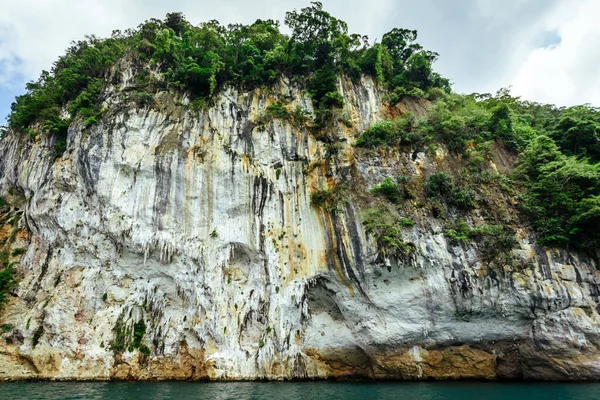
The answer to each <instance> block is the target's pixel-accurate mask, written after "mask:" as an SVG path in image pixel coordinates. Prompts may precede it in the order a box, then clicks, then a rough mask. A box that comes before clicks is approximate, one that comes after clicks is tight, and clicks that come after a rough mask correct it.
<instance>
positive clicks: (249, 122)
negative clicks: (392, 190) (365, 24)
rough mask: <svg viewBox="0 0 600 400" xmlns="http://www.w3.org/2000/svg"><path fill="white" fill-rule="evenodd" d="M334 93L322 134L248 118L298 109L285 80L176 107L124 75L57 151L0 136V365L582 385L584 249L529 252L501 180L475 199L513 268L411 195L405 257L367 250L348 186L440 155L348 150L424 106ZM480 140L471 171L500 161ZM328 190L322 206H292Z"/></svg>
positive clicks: (41, 370)
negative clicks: (497, 229) (127, 95)
mask: <svg viewBox="0 0 600 400" xmlns="http://www.w3.org/2000/svg"><path fill="white" fill-rule="evenodd" d="M339 85H340V92H341V93H342V94H343V96H344V99H345V106H344V109H343V112H342V115H343V116H344V117H343V118H340V120H343V122H339V121H338V122H336V123H335V124H334V126H333V127H331V128H330V129H329V130H328V134H327V135H326V137H323V138H321V139H322V140H317V139H316V138H315V137H314V135H313V134H311V133H310V132H309V129H308V128H307V127H306V126H304V125H303V124H299V123H297V122H294V121H291V120H286V119H285V118H280V119H277V118H274V119H268V118H267V119H265V118H263V116H264V112H265V109H266V107H267V106H268V105H270V104H273V103H274V102H275V101H276V100H277V99H282V98H283V99H287V100H288V101H290V109H291V108H293V107H295V106H299V107H301V108H302V109H304V110H306V111H307V112H311V101H310V99H309V98H307V97H306V96H305V95H304V94H303V93H302V92H301V91H300V90H298V89H296V88H294V87H293V86H289V85H287V84H286V83H285V82H281V83H280V84H279V85H276V86H275V87H274V88H272V89H269V90H255V91H252V92H242V91H238V90H235V89H232V88H229V89H225V90H223V91H221V93H220V94H218V95H216V96H215V99H214V105H212V106H211V107H210V108H208V109H207V110H204V111H199V112H194V111H191V110H190V109H189V108H188V107H186V106H185V103H186V102H187V100H186V99H185V98H178V97H176V96H172V95H170V94H168V93H166V92H165V93H160V94H158V95H156V96H155V106H153V107H152V108H143V109H138V108H136V107H133V106H132V105H131V104H129V103H127V102H124V101H123V100H121V94H122V93H123V92H125V91H126V90H127V88H128V86H129V83H128V81H127V78H126V77H125V78H124V79H123V81H122V82H121V83H120V84H118V85H116V86H113V87H111V88H110V89H108V90H107V91H106V93H105V94H104V98H105V103H104V106H105V108H106V109H107V112H105V113H104V115H103V117H102V118H101V119H100V120H99V121H98V123H97V124H95V125H92V126H85V125H84V124H83V123H79V124H76V125H74V126H72V127H71V128H70V130H69V135H68V141H67V142H68V147H67V151H66V152H65V153H64V154H63V156H62V157H60V158H58V159H56V157H55V156H54V153H53V149H52V146H53V142H52V139H51V138H48V137H39V138H38V139H37V140H36V141H35V142H34V141H30V140H29V139H27V138H26V136H21V135H19V134H16V133H12V134H9V135H8V136H7V137H6V138H4V140H2V141H0V153H1V154H2V159H0V189H1V190H0V191H1V192H2V194H3V196H4V197H5V198H6V199H7V201H8V202H9V204H10V206H11V207H10V208H8V207H5V208H4V209H3V210H2V211H3V213H4V214H3V220H4V221H5V222H4V224H5V225H3V227H2V230H1V232H2V235H3V237H4V238H7V237H9V236H11V235H12V238H11V240H6V243H7V244H6V246H7V249H8V251H9V252H10V251H11V250H12V249H15V248H25V249H26V251H25V253H24V254H22V255H20V254H16V253H12V254H15V255H14V256H11V260H12V261H14V262H15V263H16V268H17V270H18V276H19V284H18V286H17V287H16V289H15V290H14V291H13V292H14V293H12V296H11V298H10V301H9V303H8V304H7V305H6V306H5V307H4V309H3V311H2V314H0V323H1V324H4V325H3V327H5V329H4V330H3V332H4V333H3V334H2V336H1V339H0V379H23V378H53V379H54V378H55V379H92V378H93V379H109V378H124V379H201V378H207V379H257V378H268V379H290V378H328V377H347V378H382V379H385V378H391V379H426V378H439V379H444V378H521V377H523V378H540V379H597V377H598V376H600V375H599V374H600V350H599V349H600V325H599V323H600V315H599V314H598V310H597V304H598V302H599V300H600V299H599V297H598V296H599V293H600V287H599V285H600V274H599V273H598V272H597V270H596V265H595V262H594V261H593V260H591V259H588V258H586V257H585V256H584V255H582V254H576V253H569V252H565V251H559V250H551V249H543V248H541V247H539V246H537V245H536V244H535V240H534V238H533V236H532V233H531V231H530V230H529V229H528V228H527V225H526V224H523V223H521V220H520V219H519V218H520V217H519V216H518V213H517V212H516V209H515V206H514V205H513V202H512V200H511V199H510V196H509V195H507V194H505V193H504V194H503V193H501V192H494V193H492V194H493V196H491V198H493V199H494V201H493V202H492V203H491V204H490V205H489V206H490V207H491V208H495V209H497V210H499V212H502V213H504V214H505V215H506V219H507V221H508V222H509V223H512V224H513V225H514V226H516V228H517V239H518V245H517V247H515V248H514V249H513V250H512V254H511V256H512V257H511V258H512V260H513V262H511V263H498V262H495V263H489V262H487V261H486V258H485V257H484V256H482V249H481V244H480V243H471V242H467V243H462V244H457V243H454V242H451V241H449V239H448V238H447V237H446V236H445V235H444V229H445V227H446V226H447V224H448V223H449V221H452V220H453V219H457V218H458V216H457V215H456V213H454V212H450V213H449V214H448V215H446V216H442V217H439V216H438V218H434V217H433V215H432V213H431V212H430V210H429V209H428V208H427V207H422V206H420V205H419V204H417V203H418V202H417V200H415V201H412V202H409V203H408V204H406V205H404V206H403V208H401V209H399V211H398V210H395V211H394V212H399V213H400V214H402V216H406V217H408V218H409V219H411V220H412V221H413V222H414V223H415V225H414V226H410V224H406V225H407V226H406V227H405V228H403V229H402V236H403V237H404V241H405V242H406V243H412V245H410V246H409V247H410V248H411V249H410V250H409V251H406V252H404V253H402V254H400V253H398V254H390V253H389V252H386V251H385V248H384V247H382V246H381V243H379V244H378V243H377V239H376V238H375V237H374V235H373V234H372V232H371V231H370V230H369V229H366V228H365V226H364V224H363V221H364V213H365V210H367V209H368V208H369V209H373V206H374V205H376V204H375V202H376V200H374V199H373V197H372V196H371V195H370V194H369V192H368V189H369V188H370V187H372V186H373V185H375V184H379V183H380V182H381V181H382V180H383V179H384V178H385V177H387V176H396V175H398V174H399V173H405V174H409V175H412V176H413V177H414V179H416V180H417V181H418V180H419V179H421V180H422V179H423V178H424V177H425V176H426V175H428V174H429V173H431V171H434V170H436V169H437V168H440V167H447V168H453V167H452V165H453V164H456V163H458V164H459V163H460V160H458V159H455V158H454V157H453V156H451V155H449V154H448V152H447V151H446V150H445V148H444V146H442V145H440V146H438V148H437V149H435V150H434V151H432V152H429V153H428V154H425V153H419V152H414V151H407V152H402V151H397V150H389V151H379V152H375V151H365V150H360V149H357V148H355V147H353V146H352V144H353V142H354V141H355V132H356V131H362V130H364V129H365V128H368V127H369V126H371V125H372V124H374V123H375V122H376V121H379V120H381V119H383V118H386V117H389V116H390V114H392V115H393V114H397V113H401V112H406V111H412V112H413V113H415V114H417V115H418V114H420V113H423V112H425V108H426V106H427V104H425V103H424V102H417V101H412V100H411V101H409V100H406V101H404V102H403V103H402V104H400V105H399V106H397V107H396V108H393V109H389V108H388V107H386V106H384V105H383V102H382V96H383V93H381V92H379V91H378V90H377V88H376V87H375V85H374V83H373V82H372V81H371V80H370V79H368V78H363V80H362V81H361V82H360V83H359V84H353V83H351V82H350V81H344V80H341V81H340V83H339ZM326 142H329V144H327V143H326ZM332 142H335V143H339V144H336V145H332V144H331V143H332ZM496 153H497V155H496V163H495V164H494V163H490V168H491V169H501V168H509V169H510V168H511V158H510V156H508V155H507V154H506V153H505V152H504V151H503V150H502V149H501V148H498V149H496ZM338 183H342V184H345V185H346V187H347V189H346V192H345V195H344V197H345V198H344V199H343V201H340V202H338V203H337V205H336V206H335V207H325V206H319V205H315V204H311V193H314V192H316V191H319V190H325V189H334V188H335V187H336V185H337V184H338ZM377 201H379V200H377ZM380 206H381V205H380ZM381 207H384V208H382V210H383V209H385V207H388V206H387V205H384V206H381ZM388 208H389V207H388ZM400 214H399V215H400ZM15 215H16V216H17V217H14V216H15ZM18 215H22V217H21V218H20V220H18V222H15V221H17V220H16V218H18ZM9 218H10V221H11V222H12V225H11V224H9V223H8V219H9ZM466 218H467V220H468V221H469V222H470V223H471V224H472V225H473V226H475V225H477V224H478V223H479V222H480V221H482V214H481V213H480V212H479V211H478V210H477V209H476V210H474V211H473V212H471V213H469V215H467V217H466ZM13 225H14V227H13ZM17 253H18V252H17ZM19 261H20V263H19Z"/></svg>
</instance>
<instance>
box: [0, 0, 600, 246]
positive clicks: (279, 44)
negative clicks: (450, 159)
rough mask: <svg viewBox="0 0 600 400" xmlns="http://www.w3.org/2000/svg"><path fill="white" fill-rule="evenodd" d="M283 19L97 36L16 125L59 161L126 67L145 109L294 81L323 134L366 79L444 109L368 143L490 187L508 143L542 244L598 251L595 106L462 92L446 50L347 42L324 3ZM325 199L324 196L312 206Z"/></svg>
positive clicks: (160, 24)
mask: <svg viewBox="0 0 600 400" xmlns="http://www.w3.org/2000/svg"><path fill="white" fill-rule="evenodd" d="M284 22H285V24H286V25H287V27H288V28H289V31H290V34H289V35H286V34H283V33H282V32H281V31H280V29H279V22H277V21H274V20H257V21H256V22H255V23H253V24H250V25H242V24H231V25H228V26H223V25H221V24H220V23H219V22H218V21H214V20H213V21H209V22H205V23H202V24H200V25H199V26H194V25H192V24H190V23H189V22H188V21H186V19H185V18H184V16H183V15H182V14H180V13H171V14H167V16H166V18H165V19H164V20H157V19H151V20H148V21H146V22H144V23H143V24H141V25H140V26H138V28H137V29H129V30H126V31H124V32H121V31H115V32H113V34H112V36H111V37H110V38H106V39H100V38H97V37H94V36H90V37H87V38H86V40H83V41H79V42H76V43H73V45H72V46H71V47H70V48H69V49H68V50H67V52H66V54H65V55H64V56H62V57H60V58H59V59H58V60H57V61H56V62H55V63H54V66H53V68H52V70H51V71H44V72H42V74H41V76H40V78H39V79H38V80H37V81H36V82H30V83H28V84H27V86H26V88H27V92H26V93H25V94H24V95H22V96H19V97H17V99H16V101H15V102H14V103H13V105H12V112H11V114H10V116H9V117H8V124H9V128H10V129H12V130H14V131H22V132H26V133H28V134H29V137H31V138H32V139H35V137H36V136H37V135H39V134H41V133H45V134H49V135H53V137H55V140H54V141H53V142H54V143H55V145H54V147H55V150H56V153H57V154H62V152H64V151H65V149H66V145H65V143H66V134H67V129H68V127H69V126H70V124H71V122H72V120H73V119H75V118H80V119H81V120H82V121H85V124H86V125H91V124H93V123H95V122H96V121H97V120H98V118H99V116H100V115H101V113H102V112H103V110H101V108H100V105H101V103H102V96H103V90H104V89H105V88H106V86H107V84H108V83H110V82H112V81H113V80H114V79H115V77H118V76H119V74H120V72H122V69H123V68H133V72H134V86H135V88H134V90H133V91H131V92H129V94H128V95H129V96H131V99H132V100H134V101H135V102H136V103H137V104H138V105H139V106H148V105H151V104H152V102H153V101H154V100H153V94H154V93H157V92H159V91H163V90H177V91H180V92H183V93H186V94H187V95H188V96H189V98H190V99H191V100H192V103H191V106H192V107H193V108H195V109H197V108H202V107H203V106H204V105H205V104H207V102H209V101H210V99H211V96H213V94H215V93H216V92H217V91H218V90H220V88H221V87H223V85H225V84H234V85H238V86H241V87H243V88H246V89H251V88H255V87H258V86H266V85H269V84H272V83H274V82H277V81H279V79H280V78H281V77H286V78H287V79H290V80H291V81H292V82H294V83H295V84H296V85H298V86H300V87H303V88H304V89H305V90H306V91H307V93H308V94H309V95H310V96H311V98H312V99H313V105H314V109H315V115H314V120H313V126H315V127H316V128H317V129H324V128H326V127H327V126H328V124H329V123H330V122H331V121H332V120H333V118H332V116H333V114H334V111H335V108H338V107H340V106H342V105H343V98H342V96H341V94H340V93H339V92H338V91H337V85H336V83H337V79H338V76H339V75H345V76H347V77H350V78H351V79H353V80H359V79H360V77H361V75H365V74H366V75H370V76H372V77H373V78H374V80H375V81H376V82H377V83H378V84H379V85H380V86H382V87H385V88H386V89H387V90H388V92H389V96H388V98H387V100H388V102H389V103H390V104H391V105H393V104H394V103H396V102H398V101H399V100H401V99H402V98H403V97H404V96H412V97H428V98H429V99H430V100H431V101H432V102H433V104H432V105H431V106H430V107H429V110H428V112H427V114H426V116H425V117H420V118H416V117H415V116H413V115H411V114H410V113H409V114H405V115H403V116H401V117H399V118H397V119H394V120H391V121H381V122H379V123H377V124H376V125H374V126H373V127H371V128H370V129H368V130H366V131H364V132H362V134H361V135H360V136H359V137H358V139H357V141H356V145H357V146H359V147H370V148H374V147H398V146H400V147H405V148H406V147H408V148H410V149H412V150H423V149H425V148H429V149H430V150H431V149H434V148H435V143H436V142H442V143H445V145H446V146H447V148H448V149H449V150H450V151H452V152H454V153H455V154H456V155H457V156H459V157H461V158H463V159H464V160H465V163H466V168H467V171H468V172H469V173H470V174H473V175H477V176H482V177H483V175H484V174H485V171H484V164H486V163H487V162H489V161H490V159H491V157H492V156H493V150H492V149H493V146H494V143H499V142H501V143H503V144H504V145H505V147H506V148H508V149H509V150H510V151H512V152H513V153H515V154H518V155H519V156H518V161H517V169H516V171H515V174H514V175H513V177H512V179H513V180H512V183H511V185H512V187H513V188H514V189H518V190H516V191H515V192H514V193H516V194H517V195H519V198H518V200H519V204H520V207H521V209H522V211H523V212H525V213H526V214H527V215H529V216H530V218H531V221H532V223H533V226H534V228H535V229H536V230H537V231H538V232H539V236H540V242H541V243H543V244H549V245H561V246H578V247H583V248H586V249H598V240H599V235H600V234H599V233H598V231H597V229H596V227H597V226H599V225H600V183H599V182H600V167H599V165H598V162H600V111H599V110H598V109H597V108H594V107H591V106H587V105H586V106H577V107H571V108H557V107H555V106H551V105H543V104H538V103H533V102H528V101H522V100H520V99H519V98H515V97H512V96H511V95H510V93H509V92H508V91H507V90H501V91H499V92H498V93H497V95H495V96H491V95H480V94H472V95H467V96H464V95H458V94H453V93H451V90H450V84H449V81H448V80H447V79H445V78H443V77H441V76H440V75H439V74H437V73H436V72H434V71H433V70H432V64H433V62H434V61H435V60H436V58H437V56H438V54H437V53H434V52H431V51H427V50H424V49H423V48H422V46H421V45H419V44H418V43H417V42H416V39H417V32H416V31H413V30H407V29H399V28H395V29H393V30H391V31H390V32H388V33H386V34H385V35H383V37H382V39H381V40H380V41H379V42H375V43H373V44H370V43H369V41H368V39H367V37H365V36H361V35H358V34H350V33H349V32H348V26H347V25H346V23H345V22H343V21H341V20H339V19H337V18H335V17H333V16H332V15H330V14H329V13H327V12H326V11H324V10H323V7H322V5H321V3H318V2H313V3H311V5H309V6H308V7H305V8H302V9H301V10H299V11H298V10H293V11H290V12H288V13H286V15H285V20H284ZM122 61H123V62H122ZM308 117H309V116H308V115H306V114H305V113H304V112H303V111H302V110H294V111H290V110H288V109H287V108H286V107H285V105H284V104H279V103H277V104H274V105H272V106H271V108H269V109H268V110H267V113H266V114H265V116H264V118H265V120H266V119H268V118H286V119H288V120H290V121H293V122H296V123H301V122H302V121H304V120H305V119H306V118H308ZM482 179H483V178H482ZM395 185H396V183H394V182H393V181H391V180H390V181H385V182H383V183H382V184H381V185H379V186H377V187H376V188H374V191H373V193H374V194H375V195H377V196H381V197H384V198H386V199H388V200H390V201H392V202H398V201H400V200H401V198H404V197H406V196H408V195H409V193H407V192H406V191H405V193H402V194H401V193H399V192H398V188H397V186H395ZM426 191H427V193H428V195H429V197H430V200H431V202H432V203H435V204H438V203H440V202H447V203H448V204H451V205H453V206H455V207H457V208H460V209H463V210H468V209H471V208H473V207H475V206H476V204H477V193H476V191H475V190H473V187H472V186H469V187H459V186H453V185H452V182H450V181H448V180H447V179H444V176H442V175H440V174H437V175H432V176H431V177H430V179H429V180H428V182H427V187H426ZM325 194H328V193H325V192H323V193H319V195H322V196H321V197H323V196H324V195H325ZM400 195H402V196H400ZM325 200H326V199H325V197H323V198H322V199H321V198H317V197H315V198H313V202H314V203H318V202H324V201H325Z"/></svg>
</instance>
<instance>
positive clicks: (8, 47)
mask: <svg viewBox="0 0 600 400" xmlns="http://www.w3.org/2000/svg"><path fill="white" fill-rule="evenodd" d="M322 3H323V5H324V8H325V9H326V10H327V11H329V12H330V13H332V14H333V15H334V16H336V17H337V18H340V19H342V20H344V21H346V22H347V23H348V26H349V30H350V31H351V33H361V34H367V35H368V36H369V37H370V39H371V41H373V40H374V39H379V38H380V37H381V35H382V34H383V33H385V32H387V31H389V30H391V29H392V28H394V27H402V28H410V29H417V30H418V31H419V38H418V41H419V42H420V43H421V44H422V45H423V46H424V47H425V48H427V49H429V50H433V51H437V52H438V53H440V58H439V60H438V62H437V63H436V65H435V69H436V70H437V71H438V72H440V73H441V74H442V75H444V76H446V77H448V78H450V80H451V81H452V83H453V87H454V90H455V91H457V92H461V93H472V92H480V93H486V92H495V91H496V90H497V89H499V88H501V87H506V86H509V85H512V87H513V90H512V92H513V94H516V95H521V96H522V97H523V98H524V99H528V100H535V101H539V102H547V103H554V104H559V105H573V104H581V103H592V104H594V105H597V106H600V45H599V43H600V24H598V23H596V19H597V17H598V16H600V0H452V1H450V0H360V1H359V0H323V1H322ZM307 4H308V1H297V0H290V1H281V0H277V1H276V0H211V1H206V0H170V1H169V0H0V125H1V124H2V123H3V120H4V118H3V117H4V116H5V115H7V114H8V112H9V109H10V104H11V102H12V101H13V100H14V97H15V95H17V94H21V93H23V91H24V83H25V82H26V81H29V80H32V79H37V77H38V75H39V73H40V72H41V70H42V69H50V68H51V66H52V62H53V61H54V60H55V59H56V58H57V57H58V56H59V55H61V54H63V52H64V50H65V49H66V48H67V47H68V46H69V43H70V42H71V41H72V40H78V39H81V38H83V36H84V35H86V34H96V35H98V36H108V35H110V33H111V32H112V30H114V29H122V30H124V29H127V28H129V27H136V26H137V25H139V24H140V23H141V22H143V21H144V20H146V19H148V18H151V17H155V18H162V17H163V16H164V15H165V14H166V13H168V12H172V11H181V12H183V13H184V14H185V15H186V17H187V18H188V20H189V21H190V22H192V23H194V24H197V23H199V22H202V21H207V20H211V19H217V20H219V21H221V22H222V23H223V24H228V23H232V22H243V23H251V22H253V21H254V20H256V19H257V18H262V19H266V18H273V19H278V20H281V21H283V18H284V15H285V12H286V11H288V10H291V9H293V8H301V7H303V6H306V5H307Z"/></svg>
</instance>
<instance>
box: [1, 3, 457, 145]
mask: <svg viewBox="0 0 600 400" xmlns="http://www.w3.org/2000/svg"><path fill="white" fill-rule="evenodd" d="M285 24H286V25H287V26H288V27H289V29H290V31H291V34H290V35H289V36H288V35H284V34H282V33H281V32H280V30H279V23H278V22H277V21H273V20H257V21H256V22H255V23H253V24H251V25H241V24H232V25H228V26H222V25H221V24H220V23H219V22H218V21H209V22H206V23H202V24H200V26H193V25H191V24H190V23H189V22H187V21H186V20H185V18H184V16H183V15H181V14H180V13H171V14H167V16H166V18H165V19H164V20H162V21H161V20H156V19H151V20H149V21H146V22H145V23H143V24H141V25H140V26H139V27H138V28H137V29H134V30H127V31H125V32H120V31H115V32H113V35H112V37H110V38H108V39H99V38H96V37H93V36H90V37H87V38H86V40H83V41H79V42H76V43H73V45H72V46H71V47H70V48H69V49H68V50H67V53H66V54H65V55H64V56H62V57H60V58H59V59H58V61H57V62H56V63H55V64H54V67H53V68H52V70H51V71H49V72H48V71H44V72H43V73H42V75H41V76H40V78H39V79H38V81H36V82H30V83H28V84H27V93H25V94H24V95H22V96H19V97H18V98H17V99H16V102H15V103H14V104H13V105H12V112H11V114H10V116H9V118H8V122H9V126H10V127H11V128H12V129H14V130H21V131H27V132H28V133H29V134H30V136H31V137H32V138H35V137H36V135H37V134H38V133H39V132H40V131H41V132H47V133H50V134H53V135H56V137H57V138H56V143H57V144H56V151H57V153H58V154H62V152H64V150H65V145H64V139H65V138H66V133H67V129H68V127H69V125H70V122H71V119H72V118H75V117H77V116H79V115H81V116H82V117H83V118H84V120H85V121H86V125H92V124H94V123H95V122H97V120H98V116H99V115H100V114H101V112H102V110H100V109H99V106H100V103H101V99H102V91H103V87H104V86H105V84H106V82H107V80H109V79H113V78H114V76H115V73H118V72H119V69H118V66H119V61H120V60H121V59H126V60H129V65H133V66H134V67H135V68H134V73H135V74H136V76H135V81H136V88H135V89H136V90H135V91H134V92H133V93H132V94H131V98H132V99H133V100H134V101H135V103H136V104H138V106H149V105H151V104H152V102H153V93H154V92H156V91H158V90H164V89H167V88H174V89H178V90H181V91H184V92H187V93H188V94H189V95H191V97H192V99H195V100H194V102H193V103H192V105H193V106H195V107H196V106H202V105H203V104H206V102H207V101H209V100H210V97H211V96H212V95H213V94H214V93H215V92H216V91H217V90H218V89H219V88H220V87H221V86H223V85H224V84H225V83H228V82H229V83H233V84H237V85H242V86H244V87H247V88H252V87H256V86H261V85H268V84H271V83H273V82H275V81H277V80H278V79H279V78H280V77H281V76H287V77H289V78H292V79H293V80H295V81H297V82H298V83H299V84H301V85H304V87H305V88H306V90H307V91H308V93H309V94H310V95H311V97H312V98H313V101H314V105H315V110H316V111H315V112H316V116H315V121H314V123H315V126H316V127H323V126H324V125H325V124H326V123H327V122H328V121H329V120H331V117H332V115H333V114H332V108H336V107H340V106H341V105H342V104H343V98H342V96H341V94H340V93H339V92H338V91H337V87H336V86H337V85H336V84H337V80H338V76H339V75H340V74H345V75H347V76H350V77H351V78H353V79H358V78H359V77H360V75H361V74H364V73H366V74H372V75H373V76H375V77H376V79H377V80H378V81H379V82H380V84H382V85H389V86H390V88H391V89H394V88H402V90H407V91H410V90H411V89H412V88H421V89H428V88H432V87H441V88H443V89H444V90H446V91H449V85H448V81H447V80H445V79H443V78H441V77H440V76H439V75H438V74H436V73H434V72H433V71H432V70H431V63H433V61H434V60H435V59H436V57H437V54H435V53H432V52H428V51H425V50H423V49H422V47H421V46H420V45H418V44H417V43H415V40H416V31H408V30H403V29H394V30H392V31H391V32H389V33H387V34H386V35H384V37H383V40H382V43H381V44H375V45H372V46H370V45H369V44H368V41H367V38H366V37H363V36H360V35H357V34H349V33H348V27H347V25H346V23H345V22H343V21H340V20H338V19H337V18H335V17H333V16H331V15H330V14H329V13H327V12H326V11H324V10H323V7H322V5H321V3H318V2H313V3H311V5H310V6H308V7H305V8H302V9H301V10H299V11H297V10H294V11H291V12H288V13H286V15H285ZM64 111H66V112H67V114H65V113H64ZM35 123H38V124H39V125H35V126H34V125H33V124H35Z"/></svg>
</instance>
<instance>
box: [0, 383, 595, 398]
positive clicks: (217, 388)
mask: <svg viewBox="0 0 600 400" xmlns="http://www.w3.org/2000/svg"><path fill="white" fill-rule="evenodd" d="M0 399H2V400H4V399H6V400H19V399H28V400H32V399H86V400H87V399H110V400H117V399H149V400H154V399H209V400H213V399H214V400H221V399H235V400H238V399H269V400H270V399H272V400H293V399H311V400H313V399H314V400H321V399H323V400H325V399H327V400H331V399H386V400H387V399H390V400H391V399H394V400H396V399H398V400H412V399H426V400H496V399H509V400H536V399H544V400H548V399H561V400H587V399H590V400H594V399H598V400H600V383H484V382H401V383H335V382H284V383H279V382H278V383H255V382H240V383H237V382H232V383H191V382H158V383H149V382H18V383H0Z"/></svg>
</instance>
